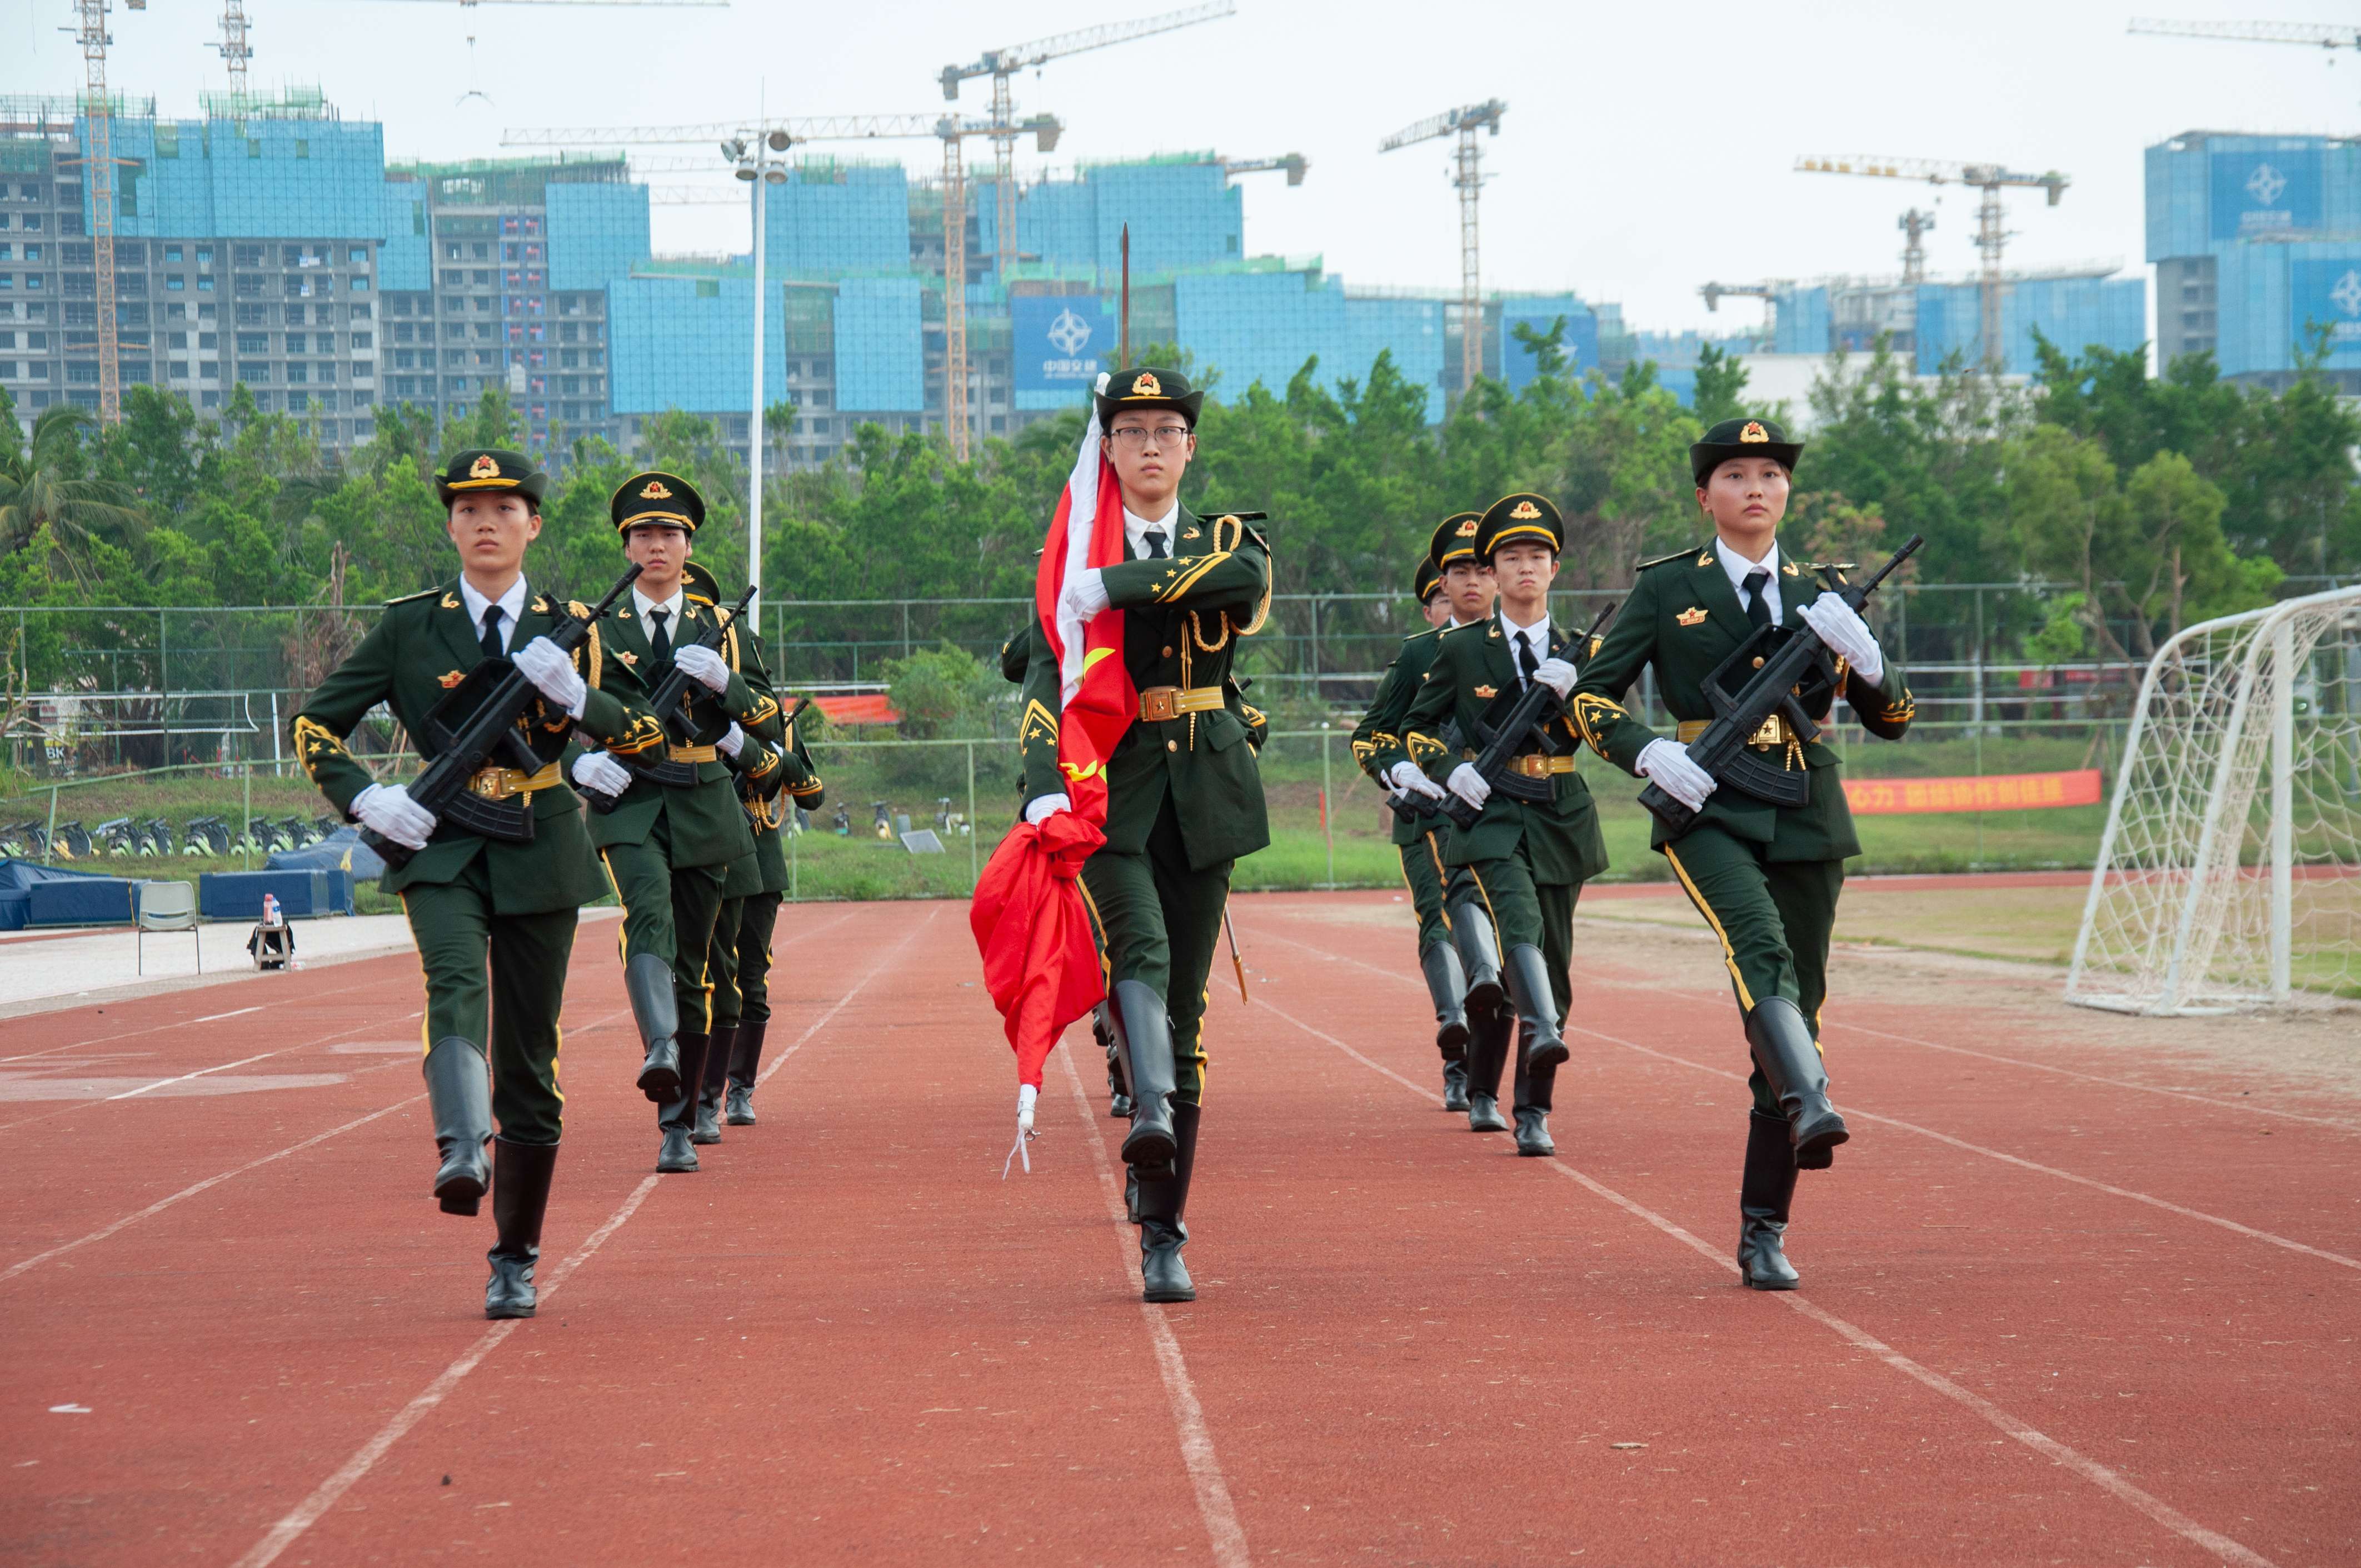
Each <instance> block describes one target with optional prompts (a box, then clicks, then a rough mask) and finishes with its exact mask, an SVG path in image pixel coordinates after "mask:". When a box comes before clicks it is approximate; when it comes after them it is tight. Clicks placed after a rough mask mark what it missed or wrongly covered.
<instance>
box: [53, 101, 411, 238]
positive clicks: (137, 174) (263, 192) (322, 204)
mask: <svg viewBox="0 0 2361 1568" xmlns="http://www.w3.org/2000/svg"><path fill="white" fill-rule="evenodd" d="M74 129H75V135H76V137H77V139H79V140H80V141H81V142H82V148H83V149H84V151H85V152H87V151H88V149H89V146H90V125H89V122H88V121H87V120H82V121H77V122H76V124H75V127H74ZM111 129H112V139H113V142H114V148H115V157H116V158H117V159H130V160H131V163H130V165H129V167H126V168H123V169H121V170H118V172H117V175H116V181H117V207H118V215H117V217H116V221H115V233H117V234H118V235H122V236H126V237H132V236H138V237H152V238H163V237H167V236H170V237H175V238H180V237H193V236H208V237H211V236H235V237H236V238H240V239H321V238H326V237H330V236H333V237H335V238H339V239H343V238H356V237H368V238H374V239H383V238H384V237H385V233H384V225H385V203H384V197H383V195H382V192H381V187H382V186H383V184H384V181H385V134H384V130H383V128H382V127H381V126H376V125H373V124H369V123H367V122H356V123H354V124H351V125H346V124H345V123H344V122H342V121H339V120H330V119H256V120H244V121H237V120H219V119H215V120H144V119H118V120H116V121H115V122H114V124H113V126H112V127H111ZM89 206H90V199H89V196H88V194H87V193H86V192H85V194H84V196H83V198H82V207H83V221H84V224H85V225H87V224H88V222H89Z"/></svg>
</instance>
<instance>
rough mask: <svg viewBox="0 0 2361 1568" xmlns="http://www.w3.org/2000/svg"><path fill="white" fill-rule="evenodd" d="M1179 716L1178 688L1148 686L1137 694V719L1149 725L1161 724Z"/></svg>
mask: <svg viewBox="0 0 2361 1568" xmlns="http://www.w3.org/2000/svg"><path fill="white" fill-rule="evenodd" d="M1139 717H1140V718H1141V719H1143V720H1144V721H1146V722H1147V723H1149V724H1161V723H1163V722H1164V721H1165V720H1166V719H1169V718H1179V717H1180V687H1179V686H1150V687H1148V689H1147V690H1146V691H1144V692H1141V693H1140V694H1139Z"/></svg>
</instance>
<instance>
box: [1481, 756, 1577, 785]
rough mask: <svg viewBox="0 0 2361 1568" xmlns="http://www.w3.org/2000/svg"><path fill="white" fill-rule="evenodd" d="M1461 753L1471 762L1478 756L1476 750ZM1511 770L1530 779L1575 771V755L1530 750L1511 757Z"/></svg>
mask: <svg viewBox="0 0 2361 1568" xmlns="http://www.w3.org/2000/svg"><path fill="white" fill-rule="evenodd" d="M1460 755H1461V756H1463V757H1465V758H1466V759H1467V760H1468V761H1469V762H1474V761H1475V760H1476V757H1477V753H1475V752H1474V751H1462V752H1461V753H1460ZM1509 771H1510V773H1519V774H1521V775H1523V776H1524V777H1526V778H1529V779H1545V778H1548V777H1549V776H1550V775H1551V774H1552V773H1572V772H1574V757H1573V755H1572V754H1571V753H1568V754H1567V755H1565V756H1563V757H1547V756H1543V754H1542V753H1541V752H1539V751H1528V752H1526V753H1525V754H1524V755H1523V756H1521V757H1511V758H1510V759H1509Z"/></svg>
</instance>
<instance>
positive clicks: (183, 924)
mask: <svg viewBox="0 0 2361 1568" xmlns="http://www.w3.org/2000/svg"><path fill="white" fill-rule="evenodd" d="M131 924H132V925H133V926H134V927H137V933H138V934H137V936H136V937H135V938H133V941H134V942H135V943H136V944H137V947H138V949H139V972H140V973H141V974H143V975H144V974H146V973H147V972H148V932H150V931H186V932H187V933H188V934H189V935H190V937H191V938H193V939H194V940H195V942H196V944H197V972H198V973H199V974H203V973H204V972H205V939H204V938H203V937H201V936H198V935H197V888H196V884H195V883H186V882H142V883H133V884H132V892H131Z"/></svg>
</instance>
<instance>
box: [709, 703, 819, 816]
mask: <svg viewBox="0 0 2361 1568" xmlns="http://www.w3.org/2000/svg"><path fill="white" fill-rule="evenodd" d="M810 706H811V698H809V697H804V698H801V699H800V700H798V701H797V702H796V706H795V707H791V708H789V709H787V716H786V717H785V718H783V719H781V720H780V721H779V733H780V737H781V743H780V746H779V765H778V766H777V767H775V768H774V769H772V770H771V778H770V782H769V783H768V784H764V783H763V781H761V780H759V779H757V778H755V777H754V776H753V775H752V773H747V772H746V771H745V769H743V768H742V767H741V766H740V765H739V764H740V763H741V762H743V761H744V760H745V755H746V754H745V753H744V752H743V751H741V752H740V753H738V755H737V756H735V757H725V758H723V759H722V761H723V762H724V763H725V764H726V765H727V766H728V767H729V769H730V772H731V773H734V774H736V775H737V777H736V779H735V780H734V781H733V782H734V783H735V784H736V786H737V790H738V799H739V801H740V803H741V804H742V805H745V806H759V805H763V804H766V803H768V802H770V801H774V800H776V799H777V798H778V797H779V792H780V791H781V790H784V789H785V788H786V787H787V768H786V762H787V759H788V758H789V757H790V756H792V755H794V748H793V747H791V746H789V745H787V744H786V743H785V737H787V736H789V735H792V734H794V733H795V729H796V719H798V718H802V717H803V714H804V709H805V708H807V707H810Z"/></svg>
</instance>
